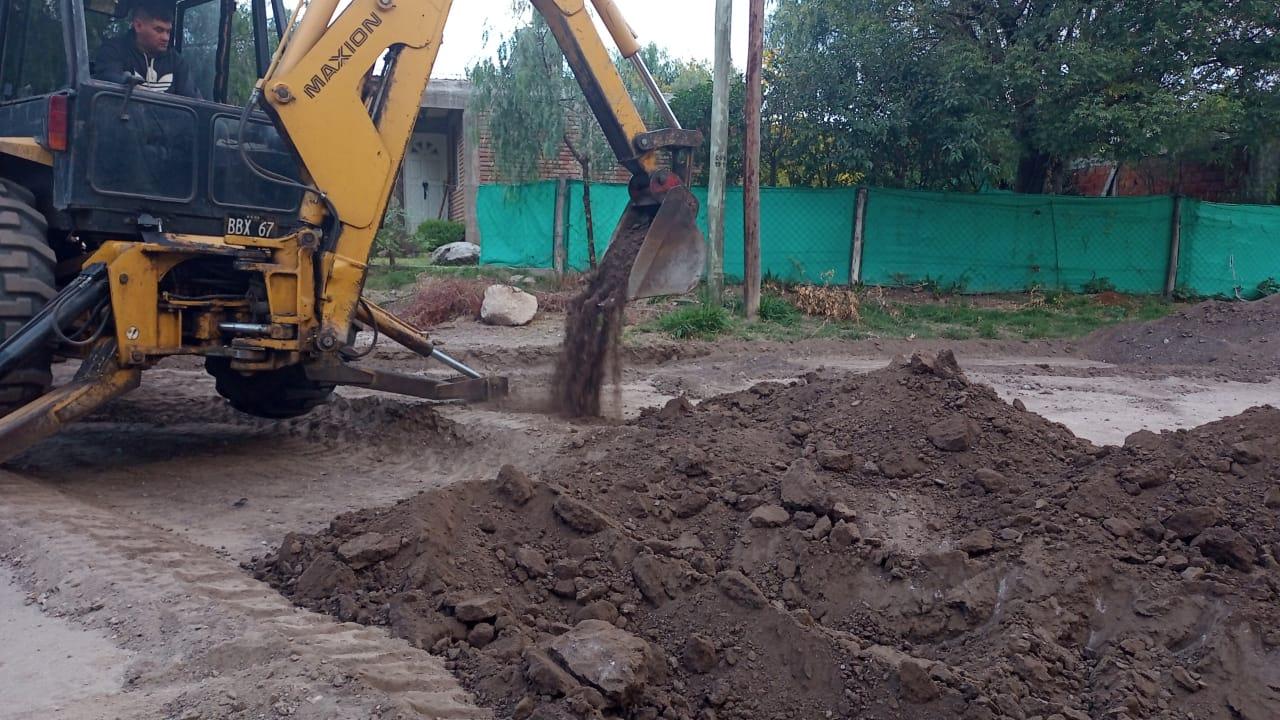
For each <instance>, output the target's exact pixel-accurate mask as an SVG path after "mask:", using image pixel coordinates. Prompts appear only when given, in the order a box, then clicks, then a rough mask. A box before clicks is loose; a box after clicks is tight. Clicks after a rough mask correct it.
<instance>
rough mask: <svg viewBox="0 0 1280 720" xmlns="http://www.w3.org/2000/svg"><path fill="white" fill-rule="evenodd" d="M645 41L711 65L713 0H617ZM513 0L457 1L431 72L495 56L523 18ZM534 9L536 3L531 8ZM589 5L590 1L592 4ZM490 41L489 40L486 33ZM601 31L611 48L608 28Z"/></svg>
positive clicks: (741, 59) (737, 28) (737, 18)
mask: <svg viewBox="0 0 1280 720" xmlns="http://www.w3.org/2000/svg"><path fill="white" fill-rule="evenodd" d="M616 2H617V4H618V8H619V9H620V10H621V11H622V14H623V15H625V16H626V18H627V20H628V21H629V22H630V23H631V26H632V27H633V28H634V29H635V31H636V34H637V35H639V36H640V41H641V43H644V44H648V43H649V42H654V43H657V44H658V46H659V47H662V48H665V49H666V50H667V52H669V53H671V55H672V56H673V57H677V58H683V59H688V60H699V61H704V62H706V63H708V64H710V62H711V60H712V58H713V56H714V51H715V37H714V34H715V33H714V27H715V2H714V0H616ZM510 7H511V4H510V2H509V0H455V2H454V3H453V11H452V12H451V13H450V16H449V22H448V24H447V25H446V26H445V35H444V46H443V47H441V49H440V57H439V59H438V60H437V61H436V67H435V71H434V72H432V73H431V74H432V75H433V76H435V77H439V78H455V77H463V76H464V75H466V71H467V68H469V67H471V65H473V64H474V63H475V62H476V60H478V59H480V58H483V57H492V56H493V54H494V51H495V48H496V47H497V45H498V42H499V40H500V39H501V37H502V36H503V35H505V34H507V33H509V32H510V31H511V29H512V28H513V27H515V26H516V25H517V24H518V23H519V21H518V20H517V19H516V18H514V17H512V16H511V13H510V10H509V8H510ZM530 7H532V6H530ZM588 7H590V3H589V2H588ZM486 30H488V31H489V41H488V43H485V40H484V35H485V31H486ZM600 32H601V34H603V35H604V36H605V38H606V44H607V45H609V46H610V47H612V41H611V40H609V39H608V35H607V34H606V33H605V30H604V28H603V26H601V27H600ZM746 56H747V0H734V8H733V64H734V66H736V67H743V66H745V65H746Z"/></svg>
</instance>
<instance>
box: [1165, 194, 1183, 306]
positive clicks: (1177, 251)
mask: <svg viewBox="0 0 1280 720" xmlns="http://www.w3.org/2000/svg"><path fill="white" fill-rule="evenodd" d="M1181 254H1182V196H1181V195H1174V196H1173V227H1172V229H1171V230H1170V232H1169V271H1168V274H1167V275H1166V276H1165V279H1164V296H1165V298H1166V299H1168V298H1172V297H1173V293H1174V291H1175V290H1177V288H1178V259H1179V255H1181Z"/></svg>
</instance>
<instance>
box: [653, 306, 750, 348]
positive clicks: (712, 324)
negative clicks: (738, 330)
mask: <svg viewBox="0 0 1280 720" xmlns="http://www.w3.org/2000/svg"><path fill="white" fill-rule="evenodd" d="M658 327H660V328H662V330H663V332H666V333H667V334H669V335H671V336H672V337H674V338H677V339H680V340H684V339H686V338H699V339H702V340H710V339H712V338H714V337H716V336H717V335H720V334H722V333H724V332H726V331H727V330H729V329H730V328H732V327H733V316H732V315H730V314H729V311H728V310H726V309H724V308H723V307H721V306H719V305H711V304H707V303H702V304H699V305H692V306H690V307H687V308H682V309H680V310H676V311H675V312H673V313H670V314H668V315H664V316H662V317H661V318H659V319H658Z"/></svg>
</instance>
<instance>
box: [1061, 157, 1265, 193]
mask: <svg viewBox="0 0 1280 720" xmlns="http://www.w3.org/2000/svg"><path fill="white" fill-rule="evenodd" d="M1243 166H1244V163H1243V162H1235V163H1223V164H1220V165H1209V164H1206V163H1197V162H1178V163H1175V162H1173V161H1171V160H1167V159H1164V158H1150V159H1147V160H1143V161H1141V162H1138V163H1130V164H1117V163H1114V162H1105V161H1081V162H1079V163H1077V164H1076V166H1075V168H1074V170H1073V172H1072V175H1071V186H1072V188H1073V189H1074V190H1075V192H1076V193H1077V194H1080V195H1084V196H1087V197H1122V196H1137V195H1175V194H1177V195H1183V196H1186V197H1191V198H1195V199H1197V200H1209V201H1212V202H1239V197H1240V193H1241V191H1242V190H1243V189H1244V187H1243V183H1244V178H1245V176H1246V173H1245V172H1244V171H1243V170H1242V167H1243Z"/></svg>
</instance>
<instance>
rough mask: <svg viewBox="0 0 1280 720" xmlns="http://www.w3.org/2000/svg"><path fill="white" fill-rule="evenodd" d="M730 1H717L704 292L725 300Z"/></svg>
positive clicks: (717, 299)
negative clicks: (725, 198) (725, 203)
mask: <svg viewBox="0 0 1280 720" xmlns="http://www.w3.org/2000/svg"><path fill="white" fill-rule="evenodd" d="M732 29H733V0H716V58H715V70H714V77H713V86H712V88H713V89H712V92H711V168H710V170H711V177H710V178H709V181H708V183H707V229H708V230H710V237H708V238H707V245H708V247H707V291H708V293H709V295H710V297H711V302H712V303H714V304H717V305H719V304H720V302H721V301H722V300H723V297H724V192H725V186H726V185H727V184H728V172H729V72H730V69H731V67H732V62H733V59H732V57H731V48H730V42H731V39H732Z"/></svg>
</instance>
